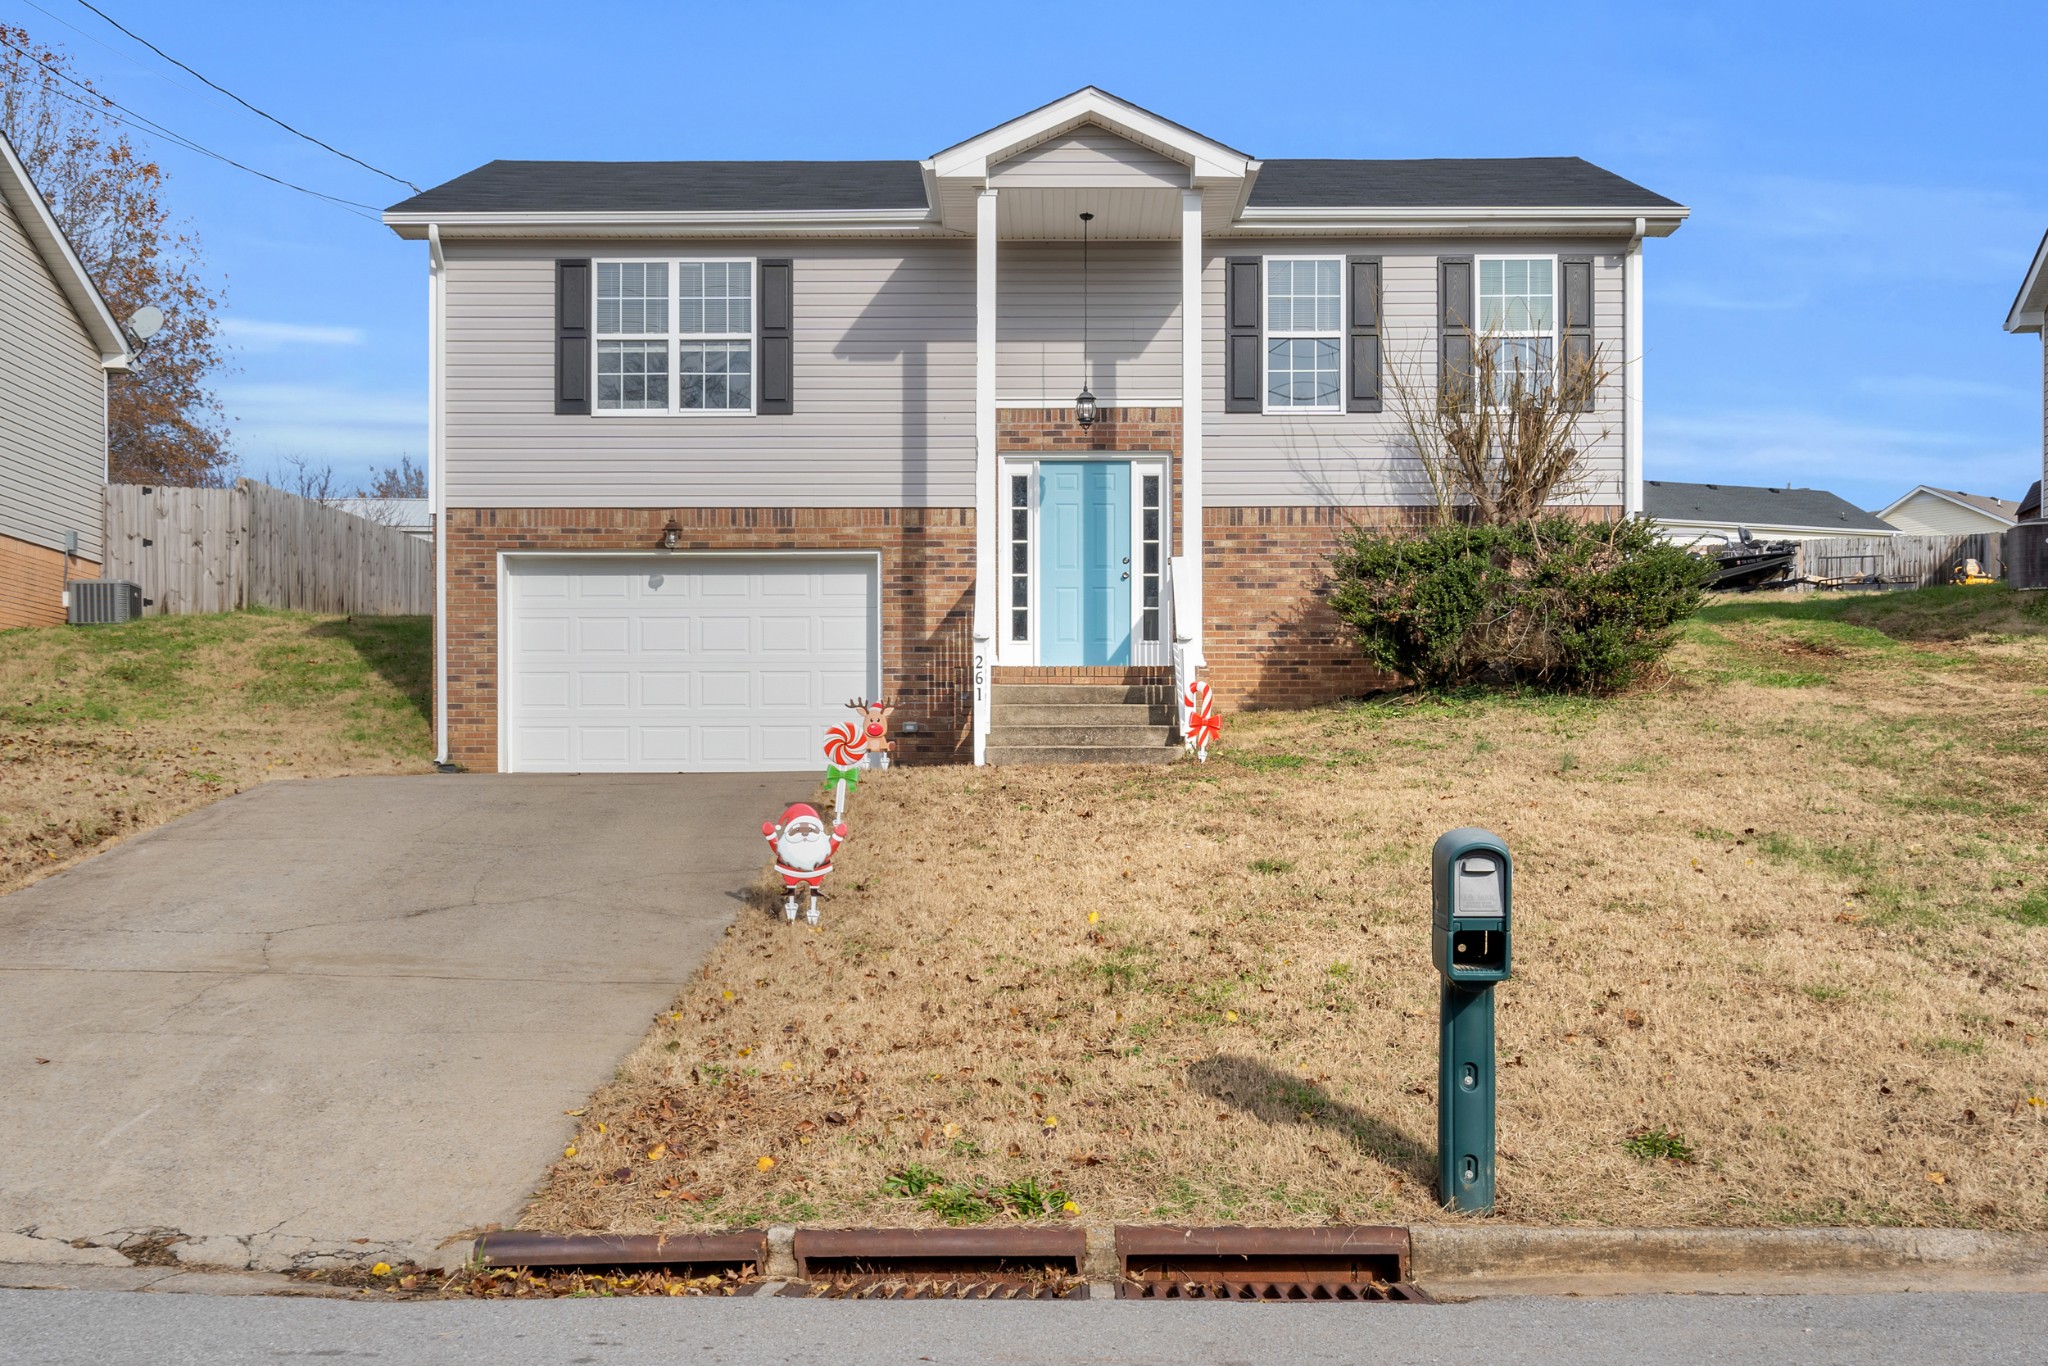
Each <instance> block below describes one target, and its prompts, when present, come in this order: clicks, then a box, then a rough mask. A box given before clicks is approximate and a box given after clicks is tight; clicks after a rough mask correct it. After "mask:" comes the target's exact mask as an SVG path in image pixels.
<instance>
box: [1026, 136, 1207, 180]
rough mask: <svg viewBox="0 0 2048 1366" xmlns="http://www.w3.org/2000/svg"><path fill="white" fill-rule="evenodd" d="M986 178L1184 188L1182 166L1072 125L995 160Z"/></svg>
mask: <svg viewBox="0 0 2048 1366" xmlns="http://www.w3.org/2000/svg"><path fill="white" fill-rule="evenodd" d="M988 183H989V184H991V185H993V186H995V187H996V188H997V189H999V190H1005V189H1012V188H1041V187H1042V188H1059V189H1066V188H1071V187H1076V186H1078V187H1082V188H1089V189H1095V188H1107V187H1111V186H1116V187H1124V188H1131V189H1143V188H1146V187H1152V186H1157V187H1161V188H1169V189H1170V188H1178V187H1184V186H1186V185H1187V184H1188V183H1189V179H1188V168H1187V167H1185V166H1183V165H1182V164H1181V163H1179V162H1178V161H1175V160H1174V159H1173V158H1172V157H1170V156H1167V155H1166V154H1165V153H1164V152H1155V151H1153V150H1152V149H1151V148H1149V147H1140V146H1139V145H1138V144H1137V143H1135V142H1132V141H1130V140H1128V139H1126V138H1121V137H1118V136H1117V135H1116V134H1115V133H1112V132H1110V131H1108V130H1107V129H1104V128H1095V127H1086V128H1077V129H1075V130H1074V131H1073V132H1071V133H1066V134H1063V135H1061V136H1060V137H1056V138H1052V139H1050V140H1048V141H1046V142H1041V143H1039V144H1038V145H1037V146H1036V147H1028V148H1026V149H1025V150H1023V151H1021V152H1019V153H1017V155H1015V156H1013V157H1010V158H1009V159H1008V160H1005V161H999V162H997V163H996V164H995V165H994V166H991V167H990V168H989V175H988Z"/></svg>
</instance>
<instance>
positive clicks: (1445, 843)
mask: <svg viewBox="0 0 2048 1366" xmlns="http://www.w3.org/2000/svg"><path fill="white" fill-rule="evenodd" d="M1514 867H1515V866H1514V860H1513V859H1511V858H1509V857H1508V847H1507V845H1506V844H1504V843H1502V841H1501V838H1500V836H1498V835H1495V834H1493V833H1492V832H1491V831H1486V830H1480V829H1477V828H1474V827H1471V826H1467V827H1465V828H1463V829H1460V830H1452V831H1450V832H1448V833H1446V834H1444V835H1442V836H1440V837H1439V838H1438V839H1437V842H1436V848H1435V850H1434V851H1433V852H1432V854H1431V856H1430V890H1431V897H1432V903H1433V904H1432V908H1431V909H1432V914H1431V933H1430V949H1431V954H1432V956H1433V957H1434V958H1435V960H1436V970H1437V973H1438V975H1439V976H1440V977H1441V978H1442V982H1443V988H1442V992H1441V994H1440V995H1439V998H1438V1000H1439V1015H1438V1026H1437V1031H1438V1056H1437V1089H1436V1151H1437V1195H1438V1198H1439V1199H1440V1200H1442V1202H1443V1203H1444V1204H1445V1205H1446V1206H1448V1207H1450V1208H1453V1209H1457V1210H1461V1211H1464V1212H1466V1213H1468V1214H1486V1213H1488V1212H1490V1211H1491V1210H1492V1209H1493V1151H1494V1115H1493V1069H1494V1056H1493V984H1494V983H1495V982H1505V981H1507V979H1508V944H1509V941H1510V938H1511V935H1512V929H1511V922H1512V920H1513V915H1514V912H1513V906H1514V878H1515V872H1514Z"/></svg>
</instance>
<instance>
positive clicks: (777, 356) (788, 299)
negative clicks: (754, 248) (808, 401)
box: [754, 260, 796, 416]
mask: <svg viewBox="0 0 2048 1366" xmlns="http://www.w3.org/2000/svg"><path fill="white" fill-rule="evenodd" d="M794 274H795V267H794V263H793V262H790V261H786V260H780V261H763V262H761V290H760V298H761V363H760V377H761V393H760V402H759V403H758V404H757V405H756V406H755V408H754V411H755V412H757V413H763V414H767V415H770V416H780V415H787V414H789V413H793V412H795V411H796V399H795V392H794V380H795V373H794V372H795V370H796V344H795V340H794V335H793V323H794V317H793V314H794V309H795V296H794V294H793V293H792V291H791V285H792V284H793V276H794Z"/></svg>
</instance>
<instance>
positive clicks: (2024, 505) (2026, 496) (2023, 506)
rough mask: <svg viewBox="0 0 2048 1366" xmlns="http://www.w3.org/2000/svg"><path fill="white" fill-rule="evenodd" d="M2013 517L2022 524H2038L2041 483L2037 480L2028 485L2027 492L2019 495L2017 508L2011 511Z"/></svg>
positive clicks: (2039, 518)
mask: <svg viewBox="0 0 2048 1366" xmlns="http://www.w3.org/2000/svg"><path fill="white" fill-rule="evenodd" d="M2013 516H2014V517H2016V518H2018V519H2019V520H2020V521H2022V522H2038V521H2040V520H2041V481H2040V480H2039V479H2036V480H2035V481H2034V482H2033V483H2031V484H2029V485H2028V486H2027V491H2026V492H2025V493H2023V494H2021V495H2020V502H2019V506H2018V507H2017V508H2015V509H2013Z"/></svg>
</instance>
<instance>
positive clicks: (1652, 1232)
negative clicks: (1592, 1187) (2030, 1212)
mask: <svg viewBox="0 0 2048 1366" xmlns="http://www.w3.org/2000/svg"><path fill="white" fill-rule="evenodd" d="M1409 1236H1410V1238H1411V1239H1412V1240H1413V1246H1414V1254H1413V1255H1414V1262H1413V1266H1414V1271H1413V1274H1414V1277H1415V1280H1416V1281H1417V1282H1418V1283H1419V1284H1421V1285H1422V1286H1424V1287H1425V1288H1426V1289H1428V1290H1430V1291H1431V1292H1432V1293H1437V1294H1441V1295H1444V1296H1447V1297H1453V1298H1458V1297H1477V1296H1480V1295H1489V1296H1490V1295H1496V1294H1514V1293H1525V1294H1556V1293H1584V1294H1614V1293H1623V1292H1625V1291H1628V1290H1630V1289H1634V1290H1638V1291H1640V1290H1660V1289H1662V1290H1671V1289H1678V1290H1704V1291H1723V1292H1726V1293H1756V1292H1758V1291H1759V1290H1764V1291H1768V1290H1770V1289H1773V1288H1777V1289H1781V1290H1782V1291H1786V1292H1789V1291H1792V1290H1795V1289H1807V1290H1810V1289H1813V1288H1814V1287H1815V1286H1816V1285H1818V1284H1820V1283H1823V1282H1824V1283H1826V1284H1828V1285H1830V1286H1834V1287H1838V1288H1840V1289H1845V1290H1855V1289H1863V1290H1873V1291H1875V1290H1897V1289H1918V1288H1922V1287H1926V1288H1935V1287H1946V1288H1961V1287H1962V1286H1965V1285H1967V1286H1968V1287H1970V1288H1977V1289H2012V1290H2044V1289H2048V1235H2042V1234H2031V1233H1981V1232H1977V1231H1975V1230H1972V1229H1949V1228H1934V1229H1897V1228H1869V1229H1865V1228H1795V1229H1687V1228H1650V1229H1579V1228H1527V1227H1487V1226H1476V1227H1464V1228H1459V1227H1430V1226H1428V1225H1420V1226H1416V1227H1413V1228H1411V1229H1410V1230H1409ZM1574 1286H1579V1287H1582V1288H1580V1289H1579V1290H1577V1291H1576V1292H1574V1290H1573V1289H1572V1287H1574Z"/></svg>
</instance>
